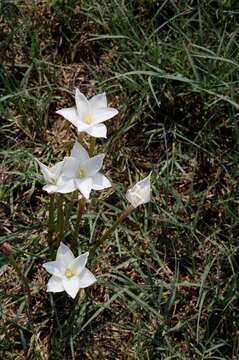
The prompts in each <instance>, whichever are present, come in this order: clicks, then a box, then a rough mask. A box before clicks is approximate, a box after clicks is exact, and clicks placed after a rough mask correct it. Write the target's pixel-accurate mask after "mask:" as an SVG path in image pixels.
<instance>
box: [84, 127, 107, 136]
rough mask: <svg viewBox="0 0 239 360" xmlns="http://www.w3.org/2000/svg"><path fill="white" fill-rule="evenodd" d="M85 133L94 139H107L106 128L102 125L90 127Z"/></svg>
mask: <svg viewBox="0 0 239 360" xmlns="http://www.w3.org/2000/svg"><path fill="white" fill-rule="evenodd" d="M85 132H87V134H89V135H91V136H93V137H96V138H106V137H107V127H106V126H105V125H104V124H97V125H95V126H91V127H90V128H89V129H86V130H85Z"/></svg>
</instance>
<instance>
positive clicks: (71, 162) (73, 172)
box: [61, 142, 111, 199]
mask: <svg viewBox="0 0 239 360" xmlns="http://www.w3.org/2000/svg"><path fill="white" fill-rule="evenodd" d="M104 156H105V155H104V154H100V155H96V156H94V157H92V158H90V157H89V155H88V152H87V151H86V150H85V148H84V147H83V146H82V145H80V144H79V143H78V142H76V143H75V145H74V147H73V149H72V151H71V156H70V157H67V158H65V160H64V164H63V168H62V182H63V183H64V184H65V187H64V188H62V191H61V192H64V190H65V192H67V191H66V190H67V184H68V186H69V188H70V189H72V188H73V187H74V189H75V190H77V189H78V190H79V191H80V192H81V193H82V194H83V195H84V197H85V198H86V199H89V196H90V192H91V190H92V189H93V190H103V189H106V188H108V187H111V183H110V181H109V180H108V179H107V178H106V177H105V176H104V175H103V174H101V173H100V172H99V170H100V169H101V167H102V164H103V159H104Z"/></svg>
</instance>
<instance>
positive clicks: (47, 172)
mask: <svg viewBox="0 0 239 360" xmlns="http://www.w3.org/2000/svg"><path fill="white" fill-rule="evenodd" d="M36 161H37V163H38V165H39V166H40V170H41V173H42V175H43V176H44V179H45V180H46V181H48V179H49V178H52V177H54V174H52V172H51V170H50V169H49V168H48V167H47V166H46V165H44V164H43V163H42V162H40V161H39V160H38V159H36Z"/></svg>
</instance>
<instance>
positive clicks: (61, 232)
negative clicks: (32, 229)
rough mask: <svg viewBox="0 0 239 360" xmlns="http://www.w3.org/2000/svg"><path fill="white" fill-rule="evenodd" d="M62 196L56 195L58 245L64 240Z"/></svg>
mask: <svg viewBox="0 0 239 360" xmlns="http://www.w3.org/2000/svg"><path fill="white" fill-rule="evenodd" d="M63 200H64V198H63V195H62V194H58V195H57V232H58V242H59V243H60V242H61V241H62V240H63V238H64V211H63Z"/></svg>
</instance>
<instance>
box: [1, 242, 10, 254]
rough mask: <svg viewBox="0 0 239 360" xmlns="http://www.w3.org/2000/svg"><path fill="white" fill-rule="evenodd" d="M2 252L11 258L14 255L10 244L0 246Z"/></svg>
mask: <svg viewBox="0 0 239 360" xmlns="http://www.w3.org/2000/svg"><path fill="white" fill-rule="evenodd" d="M0 251H1V252H2V253H3V255H5V256H7V257H9V256H11V255H12V247H11V245H10V244H8V243H4V244H2V245H1V246H0Z"/></svg>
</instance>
